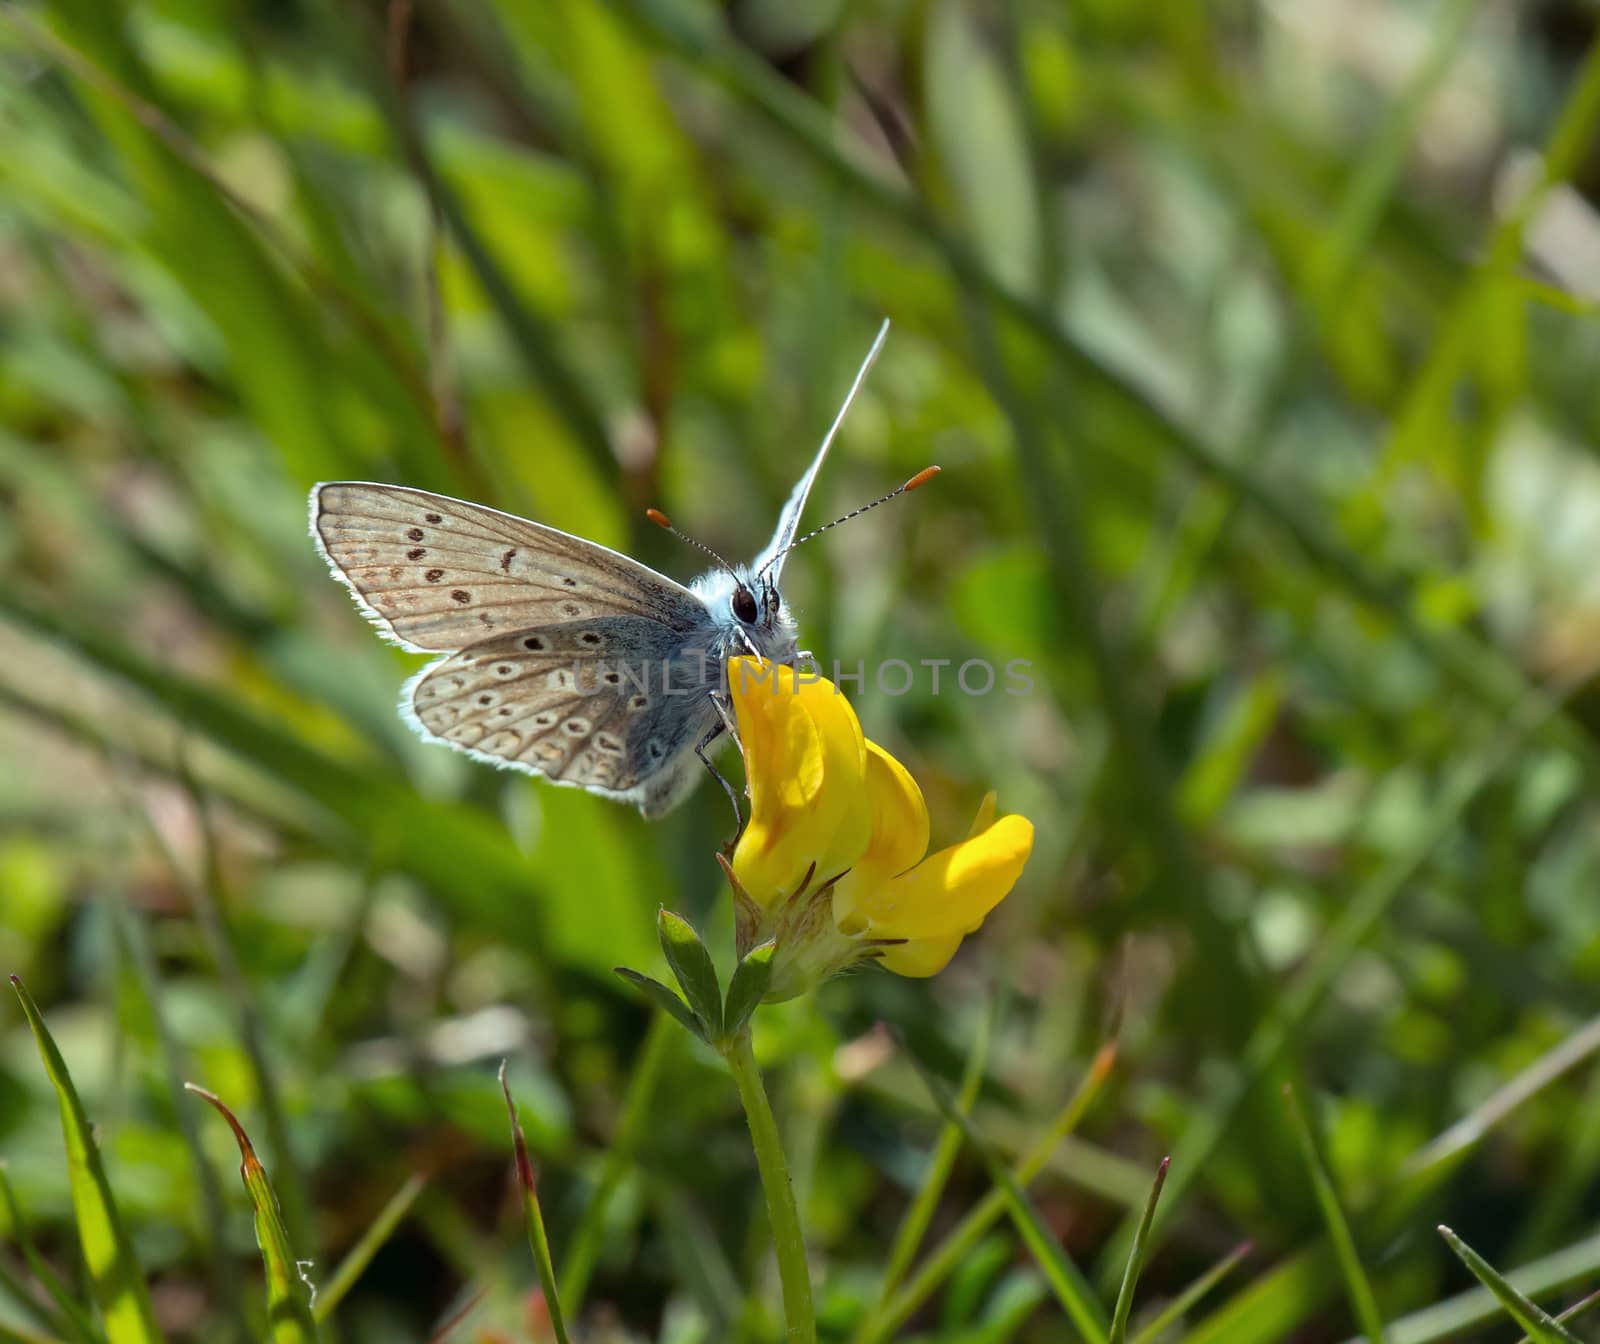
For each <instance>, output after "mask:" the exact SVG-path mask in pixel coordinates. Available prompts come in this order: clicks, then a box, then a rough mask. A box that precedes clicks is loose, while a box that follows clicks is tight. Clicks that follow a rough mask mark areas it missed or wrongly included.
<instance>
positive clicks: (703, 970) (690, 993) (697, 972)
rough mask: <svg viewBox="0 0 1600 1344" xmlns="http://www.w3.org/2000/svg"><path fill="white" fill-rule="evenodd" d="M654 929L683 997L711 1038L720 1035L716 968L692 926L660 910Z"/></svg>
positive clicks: (719, 986)
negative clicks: (658, 935) (681, 989)
mask: <svg viewBox="0 0 1600 1344" xmlns="http://www.w3.org/2000/svg"><path fill="white" fill-rule="evenodd" d="M656 930H657V932H659V933H660V935H661V950H662V952H664V953H665V954H666V957H667V965H669V966H671V967H672V973H673V974H674V975H675V976H677V977H678V984H679V985H681V986H682V987H683V996H684V998H686V999H688V1000H689V1006H690V1007H691V1008H693V1009H694V1011H695V1015H696V1016H697V1017H699V1019H700V1021H701V1023H702V1024H703V1025H704V1027H705V1034H706V1036H707V1037H708V1038H709V1039H710V1040H713V1041H714V1040H717V1039H718V1038H719V1037H721V1036H722V1034H723V1033H722V986H721V985H720V984H718V983H717V968H716V967H715V966H713V965H712V964H711V954H710V953H709V952H707V951H706V945H705V944H704V943H702V942H701V941H700V935H699V934H698V933H696V932H695V931H694V925H692V924H690V923H689V921H688V920H686V919H685V918H683V916H682V915H675V914H673V913H672V911H670V910H666V909H663V910H662V911H661V913H660V914H659V915H658V916H657V917H656Z"/></svg>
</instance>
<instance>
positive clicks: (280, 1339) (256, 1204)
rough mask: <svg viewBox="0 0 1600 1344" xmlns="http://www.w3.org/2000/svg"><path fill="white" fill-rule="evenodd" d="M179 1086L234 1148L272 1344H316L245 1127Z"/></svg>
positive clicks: (304, 1295) (268, 1185)
mask: <svg viewBox="0 0 1600 1344" xmlns="http://www.w3.org/2000/svg"><path fill="white" fill-rule="evenodd" d="M184 1086H185V1087H186V1088H188V1090H189V1091H191V1092H193V1093H194V1094H195V1096H197V1097H199V1098H200V1099H201V1100H202V1101H206V1102H210V1104H211V1105H212V1106H214V1107H215V1108H216V1109H217V1111H218V1113H219V1114H220V1115H221V1116H222V1118H223V1119H224V1120H226V1121H227V1122H228V1127H229V1128H230V1129H232V1130H233V1137H234V1139H235V1140H237V1142H238V1144H239V1158H240V1161H239V1175H240V1177H241V1178H242V1179H243V1181H244V1188H245V1189H246V1190H247V1191H248V1192H249V1195H250V1204H251V1207H252V1208H254V1210H255V1221H256V1245H257V1246H259V1247H260V1248H261V1259H262V1262H263V1263H264V1264H265V1265H266V1267H267V1320H268V1323H269V1329H270V1332H271V1336H272V1344H315V1340H316V1338H317V1326H316V1322H315V1321H314V1320H312V1317H311V1303H312V1299H313V1298H314V1297H315V1296H316V1289H315V1288H313V1287H312V1286H311V1284H310V1282H309V1281H308V1280H307V1279H306V1278H305V1277H304V1276H303V1275H302V1273H301V1266H300V1263H299V1262H298V1261H297V1260H296V1259H295V1257H294V1250H293V1248H292V1247H291V1246H290V1244H289V1232H288V1229H287V1228H285V1227H284V1225H283V1214H282V1213H281V1212H280V1211H279V1209H278V1196H277V1194H276V1193H275V1192H274V1191H273V1188H272V1182H271V1181H269V1180H268V1179H267V1169H266V1168H265V1167H263V1166H262V1165H261V1162H260V1160H259V1159H258V1158H257V1157H256V1151H255V1149H254V1148H253V1147H252V1146H251V1144H250V1136H249V1135H248V1134H246V1133H245V1132H244V1126H243V1125H241V1124H240V1123H239V1121H238V1119H237V1118H236V1117H235V1116H234V1113H233V1112H232V1111H231V1110H229V1109H228V1107H227V1105H226V1104H225V1103H224V1102H223V1100H222V1098H221V1097H218V1096H216V1095H214V1094H213V1093H211V1092H207V1091H206V1090H205V1088H203V1087H197V1086H196V1085H195V1084H193V1083H185V1084H184Z"/></svg>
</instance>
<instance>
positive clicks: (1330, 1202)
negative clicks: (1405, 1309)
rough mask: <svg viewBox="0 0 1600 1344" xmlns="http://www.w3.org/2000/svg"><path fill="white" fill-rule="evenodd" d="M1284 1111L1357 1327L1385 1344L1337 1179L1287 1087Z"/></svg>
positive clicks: (1374, 1342) (1375, 1342)
mask: <svg viewBox="0 0 1600 1344" xmlns="http://www.w3.org/2000/svg"><path fill="white" fill-rule="evenodd" d="M1283 1101H1284V1107H1285V1109H1286V1110H1287V1111H1288V1112H1289V1125H1290V1128H1292V1129H1293V1130H1294V1136H1295V1139H1296V1141H1297V1142H1298V1143H1299V1145H1300V1153H1301V1156H1302V1157H1304V1158H1305V1163H1306V1171H1307V1172H1308V1173H1309V1174H1310V1177H1311V1188H1312V1190H1313V1192H1314V1193H1315V1194H1316V1197H1317V1207H1318V1208H1319V1209H1321V1210H1322V1220H1323V1222H1324V1223H1326V1224H1327V1228H1328V1239H1329V1240H1330V1241H1331V1242H1332V1243H1333V1253H1334V1255H1335V1256H1337V1257H1338V1260H1339V1270H1340V1273H1342V1274H1343V1275H1344V1285H1345V1291H1346V1292H1347V1293H1348V1294H1349V1295H1350V1310H1351V1311H1352V1312H1353V1313H1354V1315H1355V1318H1356V1324H1358V1325H1359V1326H1360V1327H1361V1328H1362V1330H1363V1331H1365V1332H1366V1336H1367V1339H1368V1340H1370V1341H1371V1344H1384V1340H1385V1334H1384V1328H1383V1313H1382V1312H1381V1311H1379V1310H1378V1299H1377V1296H1376V1295H1375V1294H1374V1293H1373V1291H1372V1283H1371V1282H1370V1280H1368V1278H1367V1274H1366V1271H1365V1270H1364V1269H1363V1268H1362V1267H1361V1257H1360V1255H1359V1254H1357V1252H1356V1239H1355V1237H1354V1236H1353V1235H1352V1234H1351V1231H1350V1223H1349V1220H1348V1219H1346V1218H1345V1216H1344V1209H1343V1208H1342V1207H1341V1206H1340V1204H1339V1192H1338V1191H1337V1190H1336V1189H1334V1185H1333V1178H1332V1177H1331V1176H1329V1174H1328V1169H1327V1167H1326V1166H1325V1165H1324V1164H1323V1161H1322V1155H1321V1154H1320V1153H1319V1152H1318V1151H1317V1140H1316V1136H1315V1135H1313V1134H1312V1132H1311V1121H1310V1120H1309V1119H1308V1118H1307V1116H1306V1113H1305V1111H1304V1110H1303V1109H1302V1108H1301V1106H1300V1101H1299V1098H1298V1097H1296V1096H1295V1092H1294V1089H1293V1088H1292V1087H1290V1086H1288V1085H1285V1087H1284V1089H1283Z"/></svg>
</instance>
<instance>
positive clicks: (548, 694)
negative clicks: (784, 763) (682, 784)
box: [401, 616, 721, 815]
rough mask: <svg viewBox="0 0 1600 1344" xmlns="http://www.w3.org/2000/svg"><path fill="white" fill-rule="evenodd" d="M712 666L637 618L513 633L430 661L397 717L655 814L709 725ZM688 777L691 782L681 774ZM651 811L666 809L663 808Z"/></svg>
mask: <svg viewBox="0 0 1600 1344" xmlns="http://www.w3.org/2000/svg"><path fill="white" fill-rule="evenodd" d="M720 682H721V663H720V660H719V659H717V658H716V657H714V656H713V655H712V653H711V651H709V650H708V651H706V653H705V655H704V656H702V652H701V650H699V649H693V650H685V649H684V647H683V644H682V640H681V639H680V637H679V636H678V635H677V634H676V633H675V632H673V631H670V630H668V629H667V628H666V627H665V626H663V625H661V624H660V623H659V622H656V621H653V620H650V619H648V618H645V617H640V616H609V617H596V618H594V619H591V620H586V621H579V622H571V623H566V624H562V625H555V626H543V627H540V628H538V629H535V630H528V631H518V632H515V633H512V634H507V635H500V636H495V637H493V638H490V639H486V640H481V641H479V642H478V643H476V644H473V645H471V646H469V647H468V648H465V649H462V650H461V651H460V652H458V653H454V654H451V655H450V656H448V657H446V658H441V659H439V660H437V661H436V662H434V663H432V664H430V665H429V666H428V667H426V668H425V669H423V671H422V672H421V673H420V674H419V675H418V676H417V677H415V678H414V679H413V680H412V681H411V682H410V683H408V685H407V687H406V693H405V700H404V701H403V703H402V706H401V708H402V710H403V711H404V712H405V713H406V715H407V717H408V718H410V719H411V720H412V722H413V723H414V725H415V726H416V727H417V728H418V729H419V730H420V731H421V732H422V734H423V735H424V736H425V737H428V738H431V739H433V740H435V741H439V742H443V743H445V744H447V745H449V746H452V747H455V748H457V749H458V750H461V751H465V752H467V753H469V754H470V755H472V756H475V757H478V758H479V759H484V760H488V761H490V762H491V763H493V764H496V765H504V766H510V767H512V768H514V769H519V770H525V771H528V772H530V773H533V774H538V775H543V776H544V777H545V778H547V779H550V780H553V781H555V782H557V783H562V784H573V785H577V786H580V787H583V788H586V789H590V790H591V791H593V792H596V793H603V794H606V795H608V796H611V797H616V798H625V799H628V800H630V801H634V802H637V803H639V804H640V806H641V807H642V808H644V809H645V810H646V811H647V814H650V815H654V814H655V812H654V811H653V810H652V806H651V805H652V804H653V803H659V802H660V801H662V800H668V799H670V801H666V804H665V805H666V806H670V805H671V802H672V801H676V797H677V796H678V793H679V791H680V790H679V787H678V783H677V782H676V781H677V780H678V777H679V770H680V767H681V766H682V764H683V762H684V761H685V760H688V761H689V762H690V763H691V764H694V765H695V766H696V768H698V763H696V762H694V759H693V755H692V749H693V748H694V746H695V745H696V744H697V743H698V742H699V740H700V739H701V738H702V737H703V736H704V735H705V733H706V731H707V729H709V728H710V727H711V726H713V725H714V724H715V723H716V721H717V716H716V710H715V707H714V706H713V705H712V703H711V700H710V693H711V691H712V690H713V689H715V688H716V687H717V686H719V685H720ZM689 779H690V781H691V782H692V779H693V776H692V775H691V776H689ZM660 810H665V807H664V806H663V807H661V808H660Z"/></svg>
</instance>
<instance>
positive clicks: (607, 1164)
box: [561, 995, 681, 1316]
mask: <svg viewBox="0 0 1600 1344" xmlns="http://www.w3.org/2000/svg"><path fill="white" fill-rule="evenodd" d="M672 997H673V999H674V1000H677V995H673V996H672ZM679 1002H681V1001H679ZM673 1020H675V1019H674V1018H672V1017H669V1016H668V1015H667V1014H665V1013H657V1014H655V1016H654V1017H653V1018H652V1019H651V1021H650V1030H649V1031H648V1032H647V1033H646V1034H645V1039H644V1045H643V1046H642V1047H641V1048H640V1051H639V1058H638V1061H637V1062H636V1063H635V1064H634V1066H633V1068H632V1070H631V1071H630V1073H629V1076H628V1091H627V1096H626V1098H625V1099H624V1100H623V1103H622V1118H621V1120H619V1121H618V1123H617V1131H616V1134H615V1135H614V1136H613V1137H612V1140H611V1143H610V1144H609V1145H608V1146H607V1148H606V1155H605V1160H604V1162H603V1163H602V1165H601V1168H600V1179H599V1181H598V1182H597V1183H596V1185H595V1190H594V1194H593V1195H592V1196H591V1197H590V1199H589V1200H588V1202H587V1203H586V1204H585V1206H584V1210H583V1216H582V1217H581V1218H580V1219H579V1221H578V1227H577V1230H576V1231H575V1232H574V1233H573V1234H572V1242H571V1247H570V1249H569V1250H568V1251H567V1254H566V1265H565V1266H564V1271H565V1272H564V1273H563V1274H562V1278H561V1298H562V1300H563V1301H564V1302H565V1303H566V1304H567V1307H568V1309H569V1310H570V1311H571V1312H572V1314H573V1315H574V1316H577V1315H578V1314H579V1313H580V1310H581V1308H582V1306H583V1298H584V1294H585V1293H587V1292H588V1289H589V1276H590V1274H592V1273H593V1272H594V1265H595V1261H596V1260H597V1259H598V1258H599V1255H600V1248H601V1245H602V1244H603V1242H604V1239H605V1232H606V1213H607V1211H608V1210H609V1209H610V1207H611V1200H612V1197H613V1196H614V1195H615V1194H616V1192H617V1188H618V1187H619V1186H620V1185H621V1184H622V1180H623V1177H625V1176H626V1175H627V1174H628V1166H629V1164H630V1163H631V1162H632V1161H633V1157H634V1154H635V1153H637V1152H638V1150H639V1140H640V1138H641V1136H642V1135H643V1133H644V1130H645V1126H646V1125H647V1124H648V1123H649V1121H650V1112H651V1106H652V1105H653V1103H654V1102H655V1096H656V1085H657V1084H658V1083H659V1082H660V1081H661V1074H662V1071H663V1069H664V1068H665V1066H666V1062H667V1050H668V1048H669V1047H670V1046H671V1044H672V1041H673V1039H674V1032H673V1028H672V1025H671V1023H672V1021H673Z"/></svg>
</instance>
